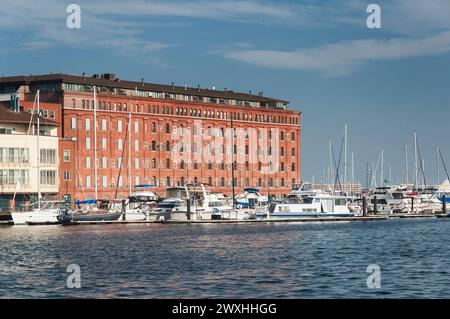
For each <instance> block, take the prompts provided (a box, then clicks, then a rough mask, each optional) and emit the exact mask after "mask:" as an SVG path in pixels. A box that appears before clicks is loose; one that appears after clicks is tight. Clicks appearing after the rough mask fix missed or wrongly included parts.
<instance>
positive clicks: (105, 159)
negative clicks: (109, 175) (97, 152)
mask: <svg viewBox="0 0 450 319" xmlns="http://www.w3.org/2000/svg"><path fill="white" fill-rule="evenodd" d="M107 166H108V160H107V158H106V157H102V168H108V167H107Z"/></svg>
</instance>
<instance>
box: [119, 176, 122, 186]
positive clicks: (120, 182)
mask: <svg viewBox="0 0 450 319" xmlns="http://www.w3.org/2000/svg"><path fill="white" fill-rule="evenodd" d="M122 186H123V180H122V176H119V187H122Z"/></svg>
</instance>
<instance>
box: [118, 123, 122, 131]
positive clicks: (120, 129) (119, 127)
mask: <svg viewBox="0 0 450 319" xmlns="http://www.w3.org/2000/svg"><path fill="white" fill-rule="evenodd" d="M117 132H122V121H121V120H119V121H117Z"/></svg>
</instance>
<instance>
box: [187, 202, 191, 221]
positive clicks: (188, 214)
mask: <svg viewBox="0 0 450 319" xmlns="http://www.w3.org/2000/svg"><path fill="white" fill-rule="evenodd" d="M186 207H187V212H186V218H187V220H191V199H190V198H188V199H186Z"/></svg>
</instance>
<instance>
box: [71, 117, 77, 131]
mask: <svg viewBox="0 0 450 319" xmlns="http://www.w3.org/2000/svg"><path fill="white" fill-rule="evenodd" d="M70 128H71V129H72V130H76V128H77V119H76V118H75V117H72V118H71V121H70Z"/></svg>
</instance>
